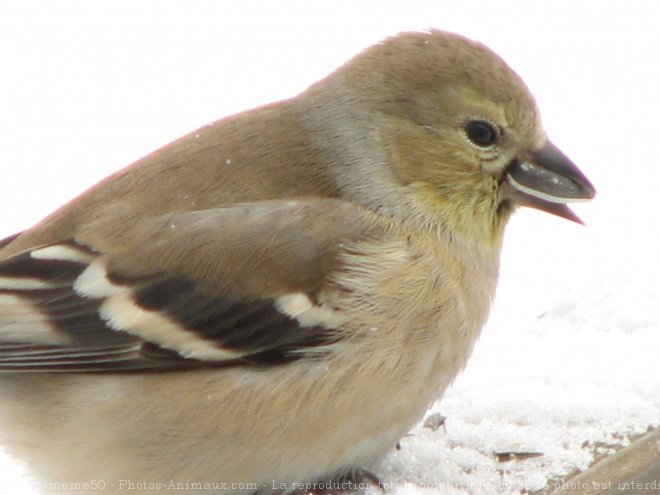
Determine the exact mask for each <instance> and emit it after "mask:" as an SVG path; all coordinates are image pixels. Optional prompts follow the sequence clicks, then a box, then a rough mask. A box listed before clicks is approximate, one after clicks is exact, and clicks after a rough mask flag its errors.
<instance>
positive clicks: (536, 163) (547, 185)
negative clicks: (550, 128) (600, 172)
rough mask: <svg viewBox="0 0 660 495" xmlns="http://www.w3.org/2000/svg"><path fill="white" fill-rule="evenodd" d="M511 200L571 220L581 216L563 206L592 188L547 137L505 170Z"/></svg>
mask: <svg viewBox="0 0 660 495" xmlns="http://www.w3.org/2000/svg"><path fill="white" fill-rule="evenodd" d="M506 182H507V184H508V185H509V186H510V190H509V192H508V194H507V196H508V198H509V199H511V200H512V201H513V202H515V203H517V204H519V205H522V206H530V207H532V208H537V209H539V210H543V211H546V212H548V213H552V214H553V215H557V216H560V217H563V218H566V219H568V220H572V221H574V222H578V223H582V220H580V218H579V217H578V216H577V215H576V214H575V213H573V211H571V209H570V208H569V207H568V206H566V203H571V202H574V201H588V200H590V199H592V198H593V197H594V196H595V194H596V190H595V189H594V187H593V186H592V185H591V182H589V179H587V178H586V177H585V176H584V174H583V173H582V172H580V170H579V169H578V168H577V167H576V166H575V165H574V164H573V162H572V161H571V160H570V159H569V158H568V157H567V156H566V155H564V154H563V153H562V152H561V151H560V150H559V149H558V148H557V147H556V146H555V145H554V144H552V143H551V142H550V141H547V142H546V144H545V145H544V146H543V147H542V148H541V149H539V150H537V151H535V152H533V153H530V154H529V155H527V156H525V157H523V158H522V159H520V160H516V161H515V162H513V163H512V164H511V165H510V166H509V167H508V169H507V171H506Z"/></svg>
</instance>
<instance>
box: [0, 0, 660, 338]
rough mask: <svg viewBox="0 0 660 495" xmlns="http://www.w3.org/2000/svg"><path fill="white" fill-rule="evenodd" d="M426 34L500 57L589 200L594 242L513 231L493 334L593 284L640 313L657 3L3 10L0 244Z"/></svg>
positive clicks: (653, 224)
mask: <svg viewBox="0 0 660 495" xmlns="http://www.w3.org/2000/svg"><path fill="white" fill-rule="evenodd" d="M430 26H432V27H436V28H439V29H444V30H449V31H454V32H458V33H461V34H463V35H466V36H468V37H470V38H473V39H476V40H479V41H482V42H483V43H485V44H486V45H488V46H490V47H491V48H492V49H493V50H494V51H496V52H497V53H498V54H499V55H501V56H502V57H503V58H504V59H505V60H506V61H507V62H508V63H509V64H510V65H511V66H512V67H513V68H514V70H516V71H517V72H518V73H519V74H520V75H521V76H522V78H523V79H524V80H525V81H526V82H527V84H528V86H529V87H530V89H531V90H532V93H533V94H534V95H535V96H536V98H537V101H538V104H539V106H540V108H541V112H542V115H543V118H544V122H545V126H546V130H547V132H548V134H549V136H550V137H551V139H552V140H553V141H554V142H555V144H557V145H558V146H559V147H560V148H561V149H562V150H563V151H564V152H565V153H566V154H567V155H569V156H570V157H571V158H572V159H573V161H574V162H575V163H576V164H577V165H578V166H579V167H580V168H581V169H582V170H583V172H584V173H585V174H586V175H587V176H588V177H589V178H590V179H591V180H592V182H593V183H594V185H595V186H596V188H597V189H598V191H599V196H598V197H597V199H596V200H595V201H594V202H593V203H590V204H585V205H579V206H577V207H575V210H576V211H577V212H578V213H579V214H580V215H581V216H582V218H583V219H584V220H585V221H586V222H587V224H588V227H586V228H584V227H581V226H578V225H573V224H571V223H569V222H566V221H564V220H561V219H556V218H554V217H551V216H549V215H546V214H543V213H540V212H535V211H526V212H520V213H519V214H517V215H516V216H515V217H514V219H513V221H512V223H511V226H510V228H509V232H508V236H507V242H506V245H505V253H504V257H503V270H502V275H501V286H500V292H499V296H498V299H497V301H496V305H495V312H494V314H493V319H492V321H491V325H490V327H491V329H494V328H493V327H496V326H498V325H499V326H506V325H511V324H514V323H517V322H520V321H523V320H525V319H529V318H533V317H535V316H536V315H538V314H540V313H542V312H543V311H545V310H547V309H548V308H549V307H552V306H554V305H556V304H560V303H561V301H562V298H563V297H564V295H565V293H567V292H570V291H579V290H580V287H588V286H593V285H595V284H596V283H597V282H598V281H600V280H602V283H603V284H619V283H621V284H626V285H625V286H626V287H631V288H632V289H631V290H632V292H631V293H629V294H628V297H629V300H630V301H631V303H632V304H633V306H634V302H635V301H636V300H637V299H636V294H635V291H639V293H640V297H642V300H646V299H643V298H644V297H648V294H649V293H653V294H658V289H657V288H656V287H655V282H656V281H657V279H658V277H660V263H659V261H658V253H659V252H660V241H658V235H659V233H660V213H659V210H660V208H659V207H660V197H659V195H658V185H659V184H660V159H659V158H658V153H657V150H658V142H659V141H660V133H659V132H658V127H659V126H658V119H659V115H660V103H659V102H658V101H659V100H658V91H659V88H660V57H659V56H658V51H659V50H660V29H658V26H660V3H658V2H655V1H653V0H648V1H634V0H627V1H600V2H594V1H589V0H566V1H554V2H543V1H522V0H520V1H513V0H499V1H497V2H493V1H478V0H472V1H469V2H461V1H458V0H453V1H451V2H450V1H440V0H435V1H421V0H407V1H405V2H386V1H379V2H377V1H373V2H372V1H369V2H358V1H337V0H334V1H319V2H314V1H293V0H289V1H278V2H266V1H264V2H258V1H249V0H242V1H240V2H220V1H178V2H175V1H170V0H152V1H144V0H143V1H140V2H136V1H126V0H111V1H107V0H96V1H94V2H90V1H42V2H39V1H23V0H22V1H9V0H4V1H3V2H2V3H1V4H0V64H1V67H0V236H5V235H9V234H12V233H14V232H16V231H19V230H21V229H24V228H27V227H29V226H30V225H32V224H34V223H35V222H37V221H38V220H40V219H41V218H43V217H44V216H45V215H46V214H48V213H50V212H51V211H52V210H54V209H55V208H57V207H58V206H60V205H61V204H63V203H64V202H66V201H67V200H69V199H71V198H72V197H74V196H75V195H76V194H78V193H80V192H82V190H84V189H85V188H86V187H88V186H91V185H92V184H94V183H95V182H96V181H98V180H100V179H101V178H103V177H105V176H106V175H108V174H109V173H111V172H113V171H115V170H117V169H119V168H121V167H123V166H125V165H127V164H129V163H131V162H132V161H134V160H136V159H138V158H140V157H141V156H143V155H145V154H147V153H149V152H151V151H153V150H154V149H156V148H158V147H160V146H162V145H164V144H166V143H168V142H169V141H171V140H173V139H175V138H177V137H179V136H181V135H182V134H184V133H187V132H189V131H191V130H193V129H195V128H196V127H199V126H201V125H204V124H206V123H208V122H210V121H213V120H216V119H218V118H219V117H222V116H226V115H230V114H232V113H235V112H237V111H241V110H245V109H248V108H251V107H253V106H256V105H260V104H264V103H268V102H271V101H273V100H277V99H282V98H286V97H290V96H293V95H295V94H297V93H298V92H300V91H302V90H303V89H305V88H306V87H307V86H308V85H309V84H311V83H312V82H314V81H315V80H317V79H319V78H321V77H323V76H324V75H326V74H327V73H328V72H330V71H331V70H333V69H334V68H336V67H337V66H338V65H340V64H341V63H342V62H344V61H345V60H347V59H348V58H349V57H351V56H352V55H354V54H355V53H357V52H358V51H360V50H361V49H363V48H364V47H366V46H368V45H370V44H372V43H374V42H376V41H378V40H380V39H382V38H383V37H385V36H388V35H392V34H395V33H397V32H400V31H404V30H415V29H417V30H419V29H424V28H426V27H430ZM616 289H617V288H616V287H613V290H616ZM631 311H636V308H634V307H631ZM487 331H488V330H487Z"/></svg>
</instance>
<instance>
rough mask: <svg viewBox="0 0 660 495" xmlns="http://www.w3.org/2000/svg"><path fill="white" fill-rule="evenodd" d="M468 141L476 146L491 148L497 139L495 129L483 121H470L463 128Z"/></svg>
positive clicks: (497, 134) (497, 135)
mask: <svg viewBox="0 0 660 495" xmlns="http://www.w3.org/2000/svg"><path fill="white" fill-rule="evenodd" d="M465 134H466V135H467V137H468V139H469V140H470V141H472V142H473V143H474V144H476V145H477V146H482V147H486V146H491V145H492V144H495V142H496V141H497V139H498V138H499V133H498V132H497V129H495V127H494V126H493V124H491V123H490V122H486V121H484V120H471V121H469V122H468V123H467V125H466V126H465Z"/></svg>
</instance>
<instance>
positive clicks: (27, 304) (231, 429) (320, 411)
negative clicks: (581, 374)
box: [0, 31, 594, 493]
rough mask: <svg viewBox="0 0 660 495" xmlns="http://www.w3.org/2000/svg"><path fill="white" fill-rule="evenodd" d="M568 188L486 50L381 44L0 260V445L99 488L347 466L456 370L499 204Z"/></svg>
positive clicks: (437, 36)
mask: <svg viewBox="0 0 660 495" xmlns="http://www.w3.org/2000/svg"><path fill="white" fill-rule="evenodd" d="M593 194H594V191H593V188H592V186H591V185H590V184H589V182H588V180H587V179H586V178H585V177H584V176H583V175H582V174H581V173H580V172H579V170H578V169H577V168H576V167H575V166H574V165H573V164H572V163H571V162H570V161H569V160H568V158H566V157H565V156H564V155H562V154H561V152H559V150H557V149H556V148H555V147H554V146H553V145H552V144H551V143H550V142H549V141H548V140H547V137H546V135H545V132H544V131H543V128H542V127H541V123H540V119H539V115H538V111H537V108H536V105H535V103H534V100H533V98H532V97H531V95H530V94H529V92H528V90H527V88H526V87H525V86H524V84H523V83H522V82H521V80H520V79H519V78H518V77H517V75H516V74H515V73H513V72H512V71H511V69H509V68H508V67H507V66H506V64H505V63H504V62H503V61H502V60H501V59H499V58H498V57H497V56H496V55H494V54H493V53H492V52H490V51H489V50H488V49H487V48H485V47H484V46H482V45H479V44H477V43H474V42H472V41H469V40H466V39H464V38H461V37H459V36H457V35H454V34H449V33H444V32H440V31H431V32H427V33H405V34H401V35H399V36H395V37H392V38H389V39H387V40H385V41H384V42H382V43H381V44H378V45H376V46H373V47H371V48H369V49H367V50H366V51H364V52H363V53H361V54H359V55H358V56H356V57H355V58H354V59H352V60H351V61H349V62H348V63H346V64H345V65H344V66H343V67H341V68H339V69H338V70H337V71H336V72H334V73H333V74H331V75H329V76H328V77H327V78H325V79H324V80H322V81H320V82H318V83H316V84H314V85H313V86H312V87H310V88H309V89H308V90H307V91H305V92H304V93H302V94H301V95H299V96H297V97H296V98H293V99H291V100H287V101H283V102H279V103H275V104H272V105H269V106H266V107H263V108H259V109H255V110H251V111H249V112H245V113H243V114H239V115H236V116H233V117H229V118H227V119H223V120H220V121H218V122H215V123H214V124H212V125H209V126H206V127H204V128H202V129H199V130H197V131H195V132H194V133H192V134H189V135H188V136H185V137H183V138H181V139H180V140H178V141H176V142H174V143H172V144H170V145H168V146H166V147H164V148H162V149H160V150H158V151H156V152H155V153H153V154H151V155H149V156H147V157H145V158H144V159H142V160H140V161H138V162H137V163H135V164H134V165H132V166H130V167H128V168H126V169H124V170H122V171H120V172H118V173H117V174H115V175H113V176H111V177H109V178H108V179H106V180H104V181H103V182H101V183H99V184H98V185H97V186H95V187H93V188H92V189H90V190H89V191H87V192H85V193H84V194H82V195H81V196H79V197H78V198H76V199H75V200H74V201H72V202H71V203H69V204H67V205H65V206H64V207H63V208H61V209H60V210H58V211H57V212H55V213H54V214H53V215H51V216H50V217H49V218H47V219H45V220H44V221H43V222H41V223H40V224H38V225H36V226H35V227H33V228H31V229H29V230H26V231H25V232H23V233H21V234H20V235H18V236H17V237H16V238H14V239H11V240H9V241H8V242H7V243H6V245H5V246H4V247H3V248H2V250H0V260H2V261H0V394H2V400H1V401H0V417H1V418H2V419H3V420H4V421H5V422H6V425H8V426H5V427H3V429H2V433H1V434H0V441H1V442H2V445H4V446H6V448H7V449H8V450H9V452H10V453H12V454H14V455H15V456H16V457H17V458H18V459H20V460H24V461H26V462H27V465H28V467H29V469H30V473H31V474H32V475H33V476H35V477H37V478H38V479H41V480H49V481H58V482H74V481H80V480H86V479H103V480H105V481H106V482H107V483H108V485H109V484H111V483H115V487H114V490H119V488H120V483H119V480H145V481H161V480H163V479H168V480H169V479H173V480H181V481H191V482H200V483H213V482H222V483H227V484H228V485H227V489H228V490H229V491H230V492H249V491H254V490H255V489H256V488H258V489H260V490H262V491H269V490H273V489H274V488H275V487H277V488H282V487H283V486H286V487H293V483H296V482H310V481H314V480H321V479H333V478H337V477H341V476H344V475H347V474H350V473H355V472H358V471H360V470H361V469H371V468H373V467H374V466H376V465H377V463H378V461H379V460H380V459H381V458H382V457H383V456H384V455H385V454H386V453H387V452H388V451H389V449H391V448H392V447H393V446H394V445H395V444H396V442H397V441H398V440H399V438H401V436H402V435H404V434H405V433H406V432H407V431H408V429H409V428H410V427H411V426H412V425H413V424H414V423H415V422H416V421H418V420H419V419H420V417H421V416H422V414H423V413H424V411H425V410H426V408H427V407H428V405H429V404H430V403H431V402H433V401H434V400H436V399H437V398H438V397H440V396H441V395H442V393H443V391H444V390H445V389H446V387H447V386H448V385H449V384H450V383H451V381H452V380H453V378H454V377H455V376H456V374H457V373H458V372H459V371H460V369H461V368H462V367H463V366H464V365H465V363H466V361H467V359H468V357H469V355H470V352H471V350H472V346H473V344H474V342H475V340H476V338H477V337H478V335H479V332H480V330H481V327H482V326H483V324H484V322H485V320H486V317H487V314H488V309H489V306H490V303H491V300H492V297H493V294H494V290H495V285H496V281H497V273H498V258H499V252H500V247H501V239H502V235H503V232H504V227H505V225H506V222H507V220H508V218H509V216H510V213H511V212H512V211H513V209H514V207H515V206H516V205H517V204H524V205H527V206H533V207H536V208H540V209H543V210H546V211H549V212H551V213H555V214H558V215H560V216H564V217H566V218H569V219H572V220H577V217H575V216H574V215H573V214H572V212H570V210H569V209H568V208H567V207H566V203H567V202H570V201H576V200H586V199H590V198H591V197H592V196H593ZM241 482H247V483H251V484H250V485H238V484H234V485H232V483H241ZM212 488H213V487H211V486H209V488H208V490H207V491H209V492H211V491H212ZM190 491H191V492H192V491H193V489H190ZM194 493H203V490H202V491H200V490H194Z"/></svg>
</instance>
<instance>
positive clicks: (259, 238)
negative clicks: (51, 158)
mask: <svg viewBox="0 0 660 495" xmlns="http://www.w3.org/2000/svg"><path fill="white" fill-rule="evenodd" d="M364 215H365V213H364V211H362V210H360V209H359V208H358V207H356V206H354V205H352V204H349V203H346V202H343V201H340V200H335V199H309V200H308V199H302V200H294V201H267V202H263V203H251V204H240V205H233V206H229V207H225V208H217V209H211V210H202V211H193V212H185V213H178V214H176V213H175V214H169V215H166V216H161V217H156V218H150V219H145V220H142V221H139V222H135V224H134V225H131V226H128V227H127V226H119V225H115V226H114V227H111V226H104V225H91V226H89V227H88V228H83V229H80V231H79V232H78V233H77V234H76V235H75V236H74V237H73V238H69V239H65V240H63V241H61V242H58V243H55V244H49V245H40V246H36V247H34V248H32V249H29V250H26V251H23V252H20V253H18V254H14V255H13V256H10V257H8V258H6V259H4V260H3V261H1V262H0V371H20V372H27V371H32V372H35V371H36V372H103V371H107V372H119V371H137V370H162V369H181V368H197V367H209V366H237V365H248V364H257V365H259V364H261V365H265V364H277V363H284V362H288V361H291V360H296V359H301V358H304V357H312V356H319V355H320V354H322V353H323V352H326V351H327V350H328V349H329V348H330V347H331V346H332V344H333V343H335V342H337V340H338V339H340V338H341V334H340V331H339V328H338V327H339V322H340V321H341V315H339V314H338V313H337V311H335V308H333V307H331V305H329V304H326V303H325V302H323V301H321V300H319V299H318V297H319V294H320V293H321V290H322V289H323V287H324V286H325V285H326V284H327V281H328V276H329V275H330V274H331V273H332V272H333V270H335V269H336V268H337V267H336V265H337V263H339V261H338V258H337V253H338V251H339V250H340V249H341V246H342V245H343V243H345V242H350V241H351V239H357V238H360V237H362V236H364V235H365V234H367V232H366V230H367V229H366V228H365V221H364ZM0 254H1V253H0Z"/></svg>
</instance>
